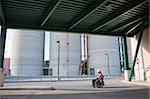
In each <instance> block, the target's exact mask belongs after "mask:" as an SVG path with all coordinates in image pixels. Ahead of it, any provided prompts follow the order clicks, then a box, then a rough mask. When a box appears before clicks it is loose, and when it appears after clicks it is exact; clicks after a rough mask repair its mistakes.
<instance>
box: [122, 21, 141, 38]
mask: <svg viewBox="0 0 150 99" xmlns="http://www.w3.org/2000/svg"><path fill="white" fill-rule="evenodd" d="M142 23H143V22H142V21H141V22H140V23H138V24H136V25H135V26H134V27H132V28H131V29H130V30H129V31H128V32H126V34H125V35H128V34H129V33H131V32H132V31H134V30H135V29H136V28H138V27H139V26H140V25H141V24H142Z"/></svg>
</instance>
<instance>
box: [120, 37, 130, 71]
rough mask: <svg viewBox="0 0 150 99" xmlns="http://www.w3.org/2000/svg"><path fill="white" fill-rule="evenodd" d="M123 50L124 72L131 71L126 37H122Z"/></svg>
mask: <svg viewBox="0 0 150 99" xmlns="http://www.w3.org/2000/svg"><path fill="white" fill-rule="evenodd" d="M121 44H122V48H123V65H124V70H128V69H129V63H128V51H127V41H126V37H125V36H124V37H122V43H121Z"/></svg>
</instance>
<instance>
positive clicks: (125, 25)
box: [108, 17, 143, 32]
mask: <svg viewBox="0 0 150 99" xmlns="http://www.w3.org/2000/svg"><path fill="white" fill-rule="evenodd" d="M142 19H143V17H140V18H132V19H130V20H127V21H125V22H122V23H120V24H118V25H116V26H114V27H112V28H110V29H108V31H110V32H112V31H116V30H118V29H119V28H122V27H127V26H129V25H131V24H133V23H135V22H137V21H140V20H142Z"/></svg>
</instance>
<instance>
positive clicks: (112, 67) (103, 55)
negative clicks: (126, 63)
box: [88, 35, 120, 76]
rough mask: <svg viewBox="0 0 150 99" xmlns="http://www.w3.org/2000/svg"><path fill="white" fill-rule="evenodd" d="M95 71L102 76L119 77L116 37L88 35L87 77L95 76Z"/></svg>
mask: <svg viewBox="0 0 150 99" xmlns="http://www.w3.org/2000/svg"><path fill="white" fill-rule="evenodd" d="M97 69H100V70H101V71H102V73H103V74H104V75H109V76H111V75H120V59H119V48H118V38H117V37H110V36H99V35H88V73H89V75H96V70H97Z"/></svg>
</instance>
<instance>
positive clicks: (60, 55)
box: [49, 32, 81, 76]
mask: <svg viewBox="0 0 150 99" xmlns="http://www.w3.org/2000/svg"><path fill="white" fill-rule="evenodd" d="M49 52H50V57H49V69H50V71H51V72H50V74H52V75H53V76H57V75H58V76H77V75H79V66H80V64H81V39H80V34H72V33H60V32H50V51H49Z"/></svg>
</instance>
